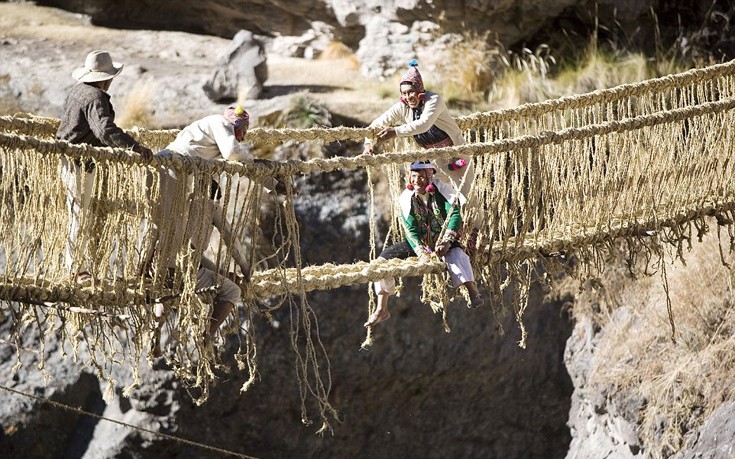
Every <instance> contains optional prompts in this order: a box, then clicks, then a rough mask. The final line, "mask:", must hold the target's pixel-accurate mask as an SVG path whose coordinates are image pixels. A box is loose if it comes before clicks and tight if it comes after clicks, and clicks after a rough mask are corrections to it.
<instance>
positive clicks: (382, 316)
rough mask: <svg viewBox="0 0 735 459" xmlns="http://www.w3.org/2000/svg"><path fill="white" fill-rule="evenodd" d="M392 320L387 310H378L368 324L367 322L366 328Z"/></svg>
mask: <svg viewBox="0 0 735 459" xmlns="http://www.w3.org/2000/svg"><path fill="white" fill-rule="evenodd" d="M388 319H390V312H388V310H387V309H383V310H382V311H380V310H378V311H375V312H374V313H372V315H371V316H370V318H369V319H368V321H367V322H365V325H364V326H365V327H372V326H373V325H375V324H379V323H380V322H382V321H384V320H388Z"/></svg>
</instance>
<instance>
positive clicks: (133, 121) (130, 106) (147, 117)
mask: <svg viewBox="0 0 735 459" xmlns="http://www.w3.org/2000/svg"><path fill="white" fill-rule="evenodd" d="M155 94H156V85H155V83H154V82H152V81H138V82H137V83H136V84H135V86H134V87H133V89H132V90H131V91H130V93H128V95H127V97H126V98H125V102H124V103H123V106H122V109H121V110H120V111H119V115H118V116H117V117H116V119H115V121H116V123H117V124H118V125H119V126H120V127H124V128H132V127H134V126H139V127H150V126H152V125H153V111H152V109H151V105H150V104H151V102H150V101H151V100H152V98H153V97H155Z"/></svg>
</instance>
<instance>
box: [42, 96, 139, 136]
mask: <svg viewBox="0 0 735 459" xmlns="http://www.w3.org/2000/svg"><path fill="white" fill-rule="evenodd" d="M56 138H57V139H59V140H66V141H68V142H70V143H86V144H90V145H94V146H97V147H119V148H130V147H133V146H135V145H136V142H135V140H134V139H133V138H132V137H131V136H130V135H128V134H126V133H125V131H123V130H122V129H120V128H119V127H117V125H116V124H115V111H114V110H113V109H112V104H111V103H110V95H109V94H107V93H106V92H105V91H103V90H101V89H100V88H98V87H96V86H92V85H89V84H86V83H80V84H78V85H76V86H74V88H72V90H71V91H70V92H69V96H68V97H67V99H66V103H65V104H64V116H62V117H61V124H60V125H59V129H58V130H57V131H56Z"/></svg>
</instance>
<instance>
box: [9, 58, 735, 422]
mask: <svg viewBox="0 0 735 459" xmlns="http://www.w3.org/2000/svg"><path fill="white" fill-rule="evenodd" d="M734 77H735V61H734V62H728V63H725V64H720V65H716V66H712V67H708V68H705V69H697V70H692V71H689V72H685V73H682V74H678V75H672V76H667V77H664V78H658V79H653V80H649V81H645V82H642V83H638V84H628V85H623V86H619V87H616V88H612V89H606V90H600V91H595V92H592V93H589V94H584V95H578V96H569V97H563V98H560V99H556V100H552V101H546V102H542V103H537V104H528V105H524V106H521V107H517V108H514V109H510V110H501V111H495V112H488V113H477V114H473V115H470V116H466V117H461V118H459V119H458V123H459V125H460V126H461V128H462V129H463V131H464V137H465V139H466V140H467V144H465V145H462V146H455V147H447V148H438V149H433V150H423V149H422V150H419V149H416V147H415V144H413V143H411V142H410V141H404V140H403V139H401V140H395V141H391V142H388V143H386V144H384V145H379V148H380V151H381V152H382V153H381V154H380V155H375V156H367V155H359V156H355V157H333V158H313V159H310V160H306V161H297V160H290V161H283V162H277V163H263V162H254V161H245V162H242V163H232V162H224V161H207V160H203V159H198V158H179V157H155V158H154V159H153V160H151V161H149V162H146V161H144V160H143V159H142V158H141V157H139V156H138V155H135V154H133V153H131V152H129V151H126V150H121V149H113V148H95V147H91V146H87V145H70V144H68V143H64V142H57V141H55V140H54V133H55V131H56V128H57V126H58V120H55V119H51V118H42V117H37V116H33V115H29V114H18V115H15V116H4V117H0V234H2V238H0V300H4V301H5V302H3V303H0V316H9V317H11V318H12V319H13V320H15V321H16V322H17V323H18V326H16V327H14V329H13V330H14V331H13V335H12V336H11V337H10V339H11V340H13V341H15V342H16V343H18V344H20V336H22V335H23V333H24V330H27V329H28V328H36V329H39V330H41V331H42V332H43V333H50V332H51V331H52V330H56V329H57V328H58V327H61V328H60V329H61V330H62V333H63V336H64V338H65V339H66V340H68V341H69V342H71V343H73V349H77V347H76V346H77V344H76V343H78V340H79V339H84V340H86V341H87V343H88V344H89V346H90V348H91V349H93V350H94V351H95V355H96V359H91V362H90V364H91V365H92V366H94V367H96V368H97V369H98V371H99V374H100V375H101V376H102V377H106V378H108V381H110V384H111V385H112V384H113V383H114V381H113V380H112V379H111V377H110V374H112V372H111V371H110V368H111V366H112V365H114V364H127V365H130V366H131V367H132V368H133V370H134V371H135V372H136V374H137V365H138V363H137V362H138V361H139V360H140V357H141V356H142V355H144V354H145V353H146V352H149V353H150V352H151V350H152V349H153V347H154V343H157V339H158V338H157V336H159V334H160V332H161V330H163V331H164V332H165V333H164V335H165V336H168V338H169V340H170V341H171V342H173V343H174V344H175V345H174V346H172V349H174V350H173V355H171V356H170V357H169V359H170V361H171V363H172V366H173V368H174V369H175V371H176V372H177V374H178V375H179V377H181V378H182V379H185V380H186V381H187V382H189V383H190V384H189V385H188V387H190V390H191V391H192V394H193V397H194V398H195V400H196V401H197V402H200V403H201V402H203V401H204V400H205V399H206V397H207V394H208V388H209V384H210V383H211V381H212V379H213V378H214V371H213V370H214V369H215V368H216V366H217V365H218V363H217V356H216V355H215V353H214V349H213V347H212V346H211V343H208V342H206V340H203V339H202V336H203V335H204V334H205V332H206V330H207V327H208V324H209V314H210V312H209V307H210V306H209V304H208V303H209V298H208V296H207V295H203V294H202V292H198V291H197V290H196V288H195V285H196V272H197V269H198V267H199V265H200V263H201V262H202V259H203V258H205V257H206V258H208V259H210V260H213V261H214V265H215V266H216V270H217V271H218V272H220V273H222V274H227V273H229V272H231V271H233V266H234V263H233V261H232V253H231V252H230V250H231V249H230V248H229V246H228V245H227V244H226V242H225V243H224V244H223V243H222V240H221V239H220V241H219V242H218V243H215V244H210V246H209V247H206V244H205V245H202V244H197V243H195V242H196V241H197V240H198V239H201V238H202V237H206V235H207V234H209V232H210V231H211V228H210V226H211V221H212V218H211V217H212V212H213V210H212V206H213V204H212V201H211V200H210V196H209V192H210V189H209V187H210V184H211V180H212V178H217V179H218V181H219V183H220V188H221V190H222V198H221V199H220V201H219V203H220V205H221V206H222V210H223V211H224V212H223V214H224V215H225V220H226V221H227V223H228V224H229V226H230V227H231V229H232V237H233V238H235V239H237V240H239V241H243V242H244V244H245V247H246V251H247V256H248V258H249V259H250V261H251V266H253V267H256V269H255V272H254V273H253V275H252V281H251V282H249V283H242V284H241V285H240V286H241V288H242V289H243V301H244V304H245V310H246V314H247V316H248V317H249V318H250V320H251V319H252V316H253V315H254V314H258V313H260V314H263V315H266V316H268V315H270V314H271V313H272V312H273V311H274V309H277V308H280V307H282V306H284V305H288V306H289V308H290V316H291V318H292V323H291V327H292V328H291V335H292V343H293V346H294V350H295V353H296V356H297V358H296V373H297V377H298V379H299V381H300V393H301V398H302V414H303V418H304V422H305V423H309V422H310V421H309V419H308V415H307V413H306V408H305V406H306V405H305V398H306V396H307V395H308V394H311V395H312V396H313V397H315V398H316V400H318V404H319V416H320V418H321V421H322V422H321V425H322V429H321V430H322V431H323V430H329V429H330V428H331V427H330V422H329V420H330V419H336V412H335V410H334V408H332V407H331V405H330V403H329V394H330V390H331V372H330V363H329V359H328V357H327V355H326V351H325V350H324V346H323V345H322V344H321V341H320V340H319V333H318V324H317V320H316V316H315V314H314V311H312V310H311V307H310V306H309V304H308V302H307V300H306V298H307V297H306V294H307V292H310V291H313V290H326V289H333V288H337V287H340V286H344V285H351V284H361V283H369V282H373V281H377V280H380V279H383V278H386V277H398V278H401V277H406V276H419V275H423V276H424V298H425V300H426V302H427V303H430V304H431V305H432V307H434V308H435V310H437V311H439V310H441V311H442V316H443V320H444V324H445V328H446V329H447V330H449V327H448V324H447V322H446V309H445V308H444V306H445V305H446V303H447V302H448V301H449V300H450V298H449V295H447V292H446V288H445V282H444V277H443V276H444V275H445V274H444V270H445V267H444V265H443V263H442V262H440V261H438V260H436V261H434V262H431V263H420V262H419V261H418V260H416V259H410V260H390V261H382V260H372V261H366V262H358V263H354V264H350V265H330V264H325V265H321V266H309V267H304V266H302V263H301V253H300V246H299V226H298V222H297V220H296V214H295V207H294V202H295V201H296V200H298V196H294V194H293V192H292V191H290V192H288V193H287V195H286V197H285V201H284V202H283V203H282V204H279V205H276V206H270V207H268V206H266V205H265V204H266V202H267V200H268V199H272V198H268V197H267V196H268V195H266V194H264V193H263V191H262V187H261V186H260V183H262V182H263V181H264V180H265V179H267V178H268V177H277V178H278V180H279V181H282V182H283V183H286V184H287V188H288V189H290V190H292V188H291V185H290V184H291V179H292V177H293V176H295V175H297V174H317V173H324V172H329V171H334V170H338V169H340V170H354V169H360V168H366V169H368V171H369V172H370V173H369V181H370V184H369V186H370V190H371V196H372V193H373V192H374V191H373V187H374V185H375V184H376V183H377V181H378V180H380V179H381V178H382V179H383V180H384V181H385V183H386V184H387V187H386V189H388V190H389V192H390V194H391V195H392V197H393V198H395V197H397V196H398V194H399V193H400V191H401V190H402V179H403V177H404V171H405V165H406V164H408V163H409V162H411V161H413V160H423V159H433V160H435V161H437V163H438V164H439V167H446V166H445V165H443V164H442V160H446V159H449V158H452V157H455V156H463V157H466V158H472V160H473V161H474V166H475V175H474V177H469V176H467V177H465V178H464V180H466V181H467V182H468V183H470V184H471V187H470V192H469V193H468V198H469V202H468V204H467V205H465V206H464V207H463V209H462V213H463V220H464V221H465V222H471V224H472V225H473V227H474V228H475V229H477V231H476V232H475V234H472V233H473V232H472V231H466V233H467V237H469V236H470V235H472V237H473V240H472V241H471V249H472V250H470V253H471V260H472V264H473V268H474V270H475V274H476V277H477V278H478V281H479V283H480V284H482V285H484V286H485V288H486V289H487V290H488V291H489V292H491V294H492V295H493V297H494V298H495V301H494V303H495V304H496V305H497V304H499V303H500V297H501V294H502V292H503V291H504V290H506V289H508V288H513V289H514V290H513V292H514V295H513V297H514V298H515V300H514V302H513V305H512V308H513V311H514V315H515V317H516V319H517V321H518V324H519V327H520V331H521V337H520V339H519V345H521V346H525V337H526V334H525V327H524V326H523V320H522V319H523V313H524V311H525V308H526V302H527V301H528V290H529V288H530V285H531V283H532V282H533V281H535V280H539V277H543V276H544V274H542V275H541V276H539V274H538V273H547V274H553V273H557V272H561V271H563V272H567V273H568V274H570V275H572V276H574V277H575V278H577V279H580V280H586V279H593V278H595V277H597V276H599V274H600V273H601V272H602V271H603V270H604V266H605V258H606V254H609V253H611V252H613V251H619V250H620V248H619V244H620V242H621V241H622V242H623V246H624V247H625V249H624V251H625V256H626V257H628V258H629V259H630V260H631V264H633V262H634V261H635V260H639V259H640V260H643V265H644V268H646V269H648V268H655V267H656V266H659V267H660V269H662V271H661V275H662V279H663V280H664V281H665V279H666V277H665V268H663V264H662V263H663V249H662V248H663V246H670V247H673V248H674V249H675V253H676V256H678V257H682V256H683V255H682V254H683V247H685V244H688V243H689V242H690V239H691V235H692V233H693V232H692V229H693V228H694V229H696V230H697V231H696V233H697V234H701V233H702V232H703V231H705V230H706V228H707V224H708V223H707V222H708V221H709V220H707V218H708V217H715V218H716V219H717V223H718V225H720V226H725V227H727V228H728V235H729V242H728V241H727V240H724V239H725V238H723V240H721V244H724V245H727V246H728V250H730V248H732V247H733V246H735V238H734V232H733V230H732V226H733V221H735V185H733V181H732V177H733V176H735V170H734V169H735V161H733V160H732V158H733V157H734V155H733V153H734V151H733V149H734V148H735V146H734V145H735V141H734V140H735V139H734V137H735V132H734V131H733V126H735V113H734V112H733V109H734V108H735V78H734ZM130 133H131V135H133V136H134V137H135V138H136V139H138V140H140V141H142V142H144V143H145V144H147V145H150V146H152V147H153V148H154V149H163V148H164V147H165V146H166V145H167V144H168V143H169V142H170V141H171V140H172V139H173V138H174V136H175V135H176V131H175V130H145V129H134V130H132V131H130ZM374 136H375V132H374V130H373V129H370V128H362V129H359V128H331V129H321V128H314V129H306V130H299V129H257V128H256V129H252V130H250V131H248V140H249V141H250V142H253V143H255V144H259V143H263V144H264V143H270V144H274V143H282V142H286V141H298V142H334V141H345V140H352V141H361V140H362V139H364V138H365V137H369V138H373V139H374ZM91 165H93V166H94V167H93V168H92V167H91ZM172 176H175V180H171V179H170V178H167V177H172ZM80 190H86V191H85V193H84V196H85V200H83V201H84V202H76V201H74V200H73V198H75V197H78V196H80V193H77V191H80ZM393 201H394V202H395V199H394V200H393ZM74 205H76V206H77V207H78V208H79V209H80V210H79V212H77V214H76V217H75V216H74V213H73V212H70V209H72V208H73V206H74ZM370 205H371V209H370V212H371V237H370V241H371V251H370V253H371V259H372V258H374V257H375V253H376V250H375V247H374V245H375V240H376V237H375V234H374V231H375V226H376V225H375V224H374V221H373V217H372V215H373V214H374V209H372V206H374V205H375V200H374V199H372V198H371V199H370ZM266 209H270V210H266ZM264 212H273V213H274V214H273V215H271V218H267V219H266V218H264V217H265V216H266V215H265V214H264ZM388 214H389V215H390V220H389V223H390V228H389V230H388V233H387V234H386V235H385V237H384V239H383V240H384V241H386V242H387V241H389V240H393V241H398V240H401V239H402V238H403V237H404V234H403V228H402V227H401V223H400V222H401V219H400V210H399V209H398V208H397V206H396V205H394V204H392V205H391V208H390V209H388ZM265 221H268V222H272V225H273V227H272V228H261V225H263V224H264V223H263V222H265ZM266 233H267V234H268V235H269V236H268V237H264V236H263V235H264V234H266ZM70 234H73V235H74V237H73V238H71V237H70ZM652 235H653V236H655V237H652ZM654 259H655V260H658V261H657V262H656V263H654V262H652V260H654ZM81 271H86V272H89V273H90V274H91V278H92V279H91V280H90V281H88V282H85V283H78V282H77V281H76V280H77V279H76V274H77V273H78V272H81ZM274 296H275V297H281V299H280V301H277V305H276V306H273V307H271V308H270V309H263V308H264V306H262V304H259V303H258V302H257V301H256V300H259V299H263V298H267V297H274ZM49 304H54V305H57V306H58V307H48V305H49ZM156 310H159V312H160V311H162V313H160V314H159V313H157V312H156ZM495 312H496V313H501V312H502V311H501V310H500V309H496V310H495ZM121 317H124V320H125V327H126V328H127V330H128V333H127V334H126V337H125V339H129V337H133V338H132V343H129V344H127V346H129V347H127V348H126V347H125V345H124V343H123V341H122V340H123V338H119V334H118V333H117V331H116V330H115V327H119V326H120V324H119V320H121V319H120V318H121ZM671 320H672V333H673V330H674V323H673V318H671ZM59 323H61V324H62V325H58V324H59ZM236 328H237V327H236V326H232V327H230V328H227V327H225V329H229V330H233V329H236ZM241 339H245V343H244V345H242V343H241V346H240V350H239V351H238V354H237V355H236V359H238V362H240V366H241V368H247V371H248V372H249V378H248V381H247V382H246V383H245V385H244V386H243V390H246V389H247V388H248V387H250V385H251V384H252V383H253V382H254V381H255V379H256V377H257V366H256V362H255V357H256V355H257V352H256V349H255V347H254V346H255V345H254V341H253V337H252V330H251V331H249V332H248V333H246V334H245V336H244V338H241ZM370 339H371V337H370V335H368V337H367V339H366V343H368V344H369V342H370Z"/></svg>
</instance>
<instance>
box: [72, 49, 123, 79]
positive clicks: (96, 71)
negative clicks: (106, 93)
mask: <svg viewBox="0 0 735 459" xmlns="http://www.w3.org/2000/svg"><path fill="white" fill-rule="evenodd" d="M122 69H123V64H121V63H119V62H112V57H110V53H108V52H107V51H92V52H91V53H89V54H87V59H86V60H85V61H84V67H79V68H78V69H75V70H74V71H73V72H71V76H73V77H74V78H75V79H77V80H79V81H81V82H82V83H94V82H95V81H105V80H109V79H112V78H115V77H116V76H117V75H118V74H119V73H120V72H122Z"/></svg>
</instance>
